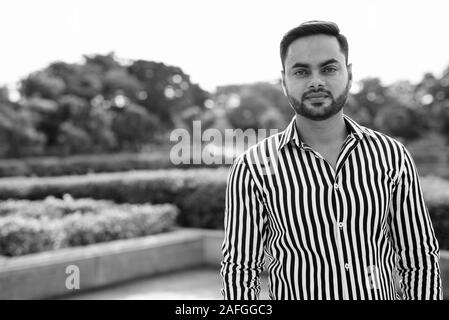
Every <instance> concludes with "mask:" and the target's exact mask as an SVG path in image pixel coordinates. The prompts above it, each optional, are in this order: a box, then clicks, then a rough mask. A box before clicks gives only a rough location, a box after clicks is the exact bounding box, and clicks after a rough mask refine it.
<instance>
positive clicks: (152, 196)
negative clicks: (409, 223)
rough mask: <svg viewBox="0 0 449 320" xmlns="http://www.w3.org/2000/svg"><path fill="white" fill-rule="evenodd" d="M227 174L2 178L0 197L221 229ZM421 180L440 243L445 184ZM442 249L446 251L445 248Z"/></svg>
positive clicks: (446, 211) (446, 216)
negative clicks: (118, 210)
mask: <svg viewBox="0 0 449 320" xmlns="http://www.w3.org/2000/svg"><path fill="white" fill-rule="evenodd" d="M227 173H228V170H227V169H224V168H220V169H189V170H156V171H139V172H137V171H135V172H127V173H108V174H96V175H87V176H71V177H64V178H62V177H56V178H14V179H13V178H10V179H1V180H0V199H8V198H16V199H19V198H22V199H35V200H37V199H43V198H45V197H46V196H48V195H53V196H56V197H62V196H63V195H64V194H66V193H69V194H71V196H73V197H74V198H87V197H92V198H95V199H107V200H112V201H115V202H117V203H146V202H151V203H171V204H174V205H176V206H177V207H178V208H179V215H178V218H177V223H178V224H179V225H180V226H183V227H195V228H213V229H222V228H223V221H224V208H225V190H226V177H227ZM421 182H422V187H423V192H424V197H425V199H426V204H427V206H428V208H429V213H430V215H431V217H432V222H433V225H434V227H435V230H438V231H437V236H438V237H439V239H440V238H441V237H443V236H444V232H447V231H444V230H449V229H447V228H446V229H444V228H445V227H444V226H445V225H446V224H447V223H448V221H449V206H448V205H447V203H448V202H449V182H447V181H446V180H443V179H440V178H437V177H423V178H422V179H421ZM1 214H2V211H1V209H0V215H1ZM440 226H443V227H440ZM441 239H442V238H441ZM442 241H443V242H444V243H446V242H445V241H446V240H442ZM445 248H447V249H449V244H447V247H445Z"/></svg>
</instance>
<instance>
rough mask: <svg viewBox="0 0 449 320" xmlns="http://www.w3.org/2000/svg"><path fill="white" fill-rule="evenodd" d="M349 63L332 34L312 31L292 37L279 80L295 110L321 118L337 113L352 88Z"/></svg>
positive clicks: (313, 117) (317, 118)
mask: <svg viewBox="0 0 449 320" xmlns="http://www.w3.org/2000/svg"><path fill="white" fill-rule="evenodd" d="M350 75H351V66H350V65H349V66H348V67H347V66H346V59H345V56H344V54H343V52H342V51H341V49H340V45H339V43H338V41H337V39H336V38H335V37H332V36H327V35H313V36H308V37H304V38H300V39H297V40H295V41H293V42H292V43H291V44H290V46H289V47H288V50H287V55H286V57H285V62H284V71H283V72H282V84H283V87H284V93H285V94H286V96H287V98H288V100H289V102H290V105H291V106H292V107H293V109H294V110H295V112H296V113H297V114H299V115H302V116H303V117H305V118H308V119H310V120H315V121H320V120H325V119H328V118H330V117H331V116H333V115H335V114H337V113H338V112H339V111H340V110H341V109H342V108H343V106H344V105H345V103H346V100H347V97H348V92H349V89H350V88H351V80H350V78H351V76H350Z"/></svg>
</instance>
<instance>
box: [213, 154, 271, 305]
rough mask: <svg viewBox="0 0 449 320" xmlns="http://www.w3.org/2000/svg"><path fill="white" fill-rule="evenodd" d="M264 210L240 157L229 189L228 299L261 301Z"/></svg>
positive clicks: (224, 268)
mask: <svg viewBox="0 0 449 320" xmlns="http://www.w3.org/2000/svg"><path fill="white" fill-rule="evenodd" d="M264 208H265V207H264V204H263V202H262V201H260V193H259V192H258V189H257V187H256V185H255V183H254V180H253V178H252V177H251V172H250V170H249V169H248V166H247V165H246V164H245V162H244V158H243V157H239V158H237V159H236V161H235V162H234V164H233V166H232V167H231V170H230V174H229V177H228V184H227V188H226V205H225V222H224V225H225V238H224V241H223V246H222V251H223V259H222V262H221V272H220V273H221V277H222V284H223V288H222V289H221V293H222V295H223V297H224V299H245V300H256V299H259V293H260V272H261V271H262V270H263V263H264V228H265V222H266V219H265V211H264Z"/></svg>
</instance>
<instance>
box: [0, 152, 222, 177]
mask: <svg viewBox="0 0 449 320" xmlns="http://www.w3.org/2000/svg"><path fill="white" fill-rule="evenodd" d="M218 166H219V165H207V167H209V168H213V167H218ZM201 167H206V165H204V164H195V165H194V164H180V165H174V164H173V163H172V162H171V161H170V151H169V150H166V151H158V152H152V153H118V154H103V155H78V156H70V157H40V158H24V159H6V160H0V177H15V176H23V177H33V176H35V177H48V176H64V175H81V174H88V173H102V172H121V171H129V170H157V169H168V168H178V169H186V168H201Z"/></svg>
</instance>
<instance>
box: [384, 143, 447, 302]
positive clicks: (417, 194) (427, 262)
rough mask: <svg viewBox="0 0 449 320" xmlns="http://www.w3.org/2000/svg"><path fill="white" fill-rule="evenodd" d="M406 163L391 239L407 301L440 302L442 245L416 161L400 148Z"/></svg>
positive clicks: (395, 203)
mask: <svg viewBox="0 0 449 320" xmlns="http://www.w3.org/2000/svg"><path fill="white" fill-rule="evenodd" d="M401 148H402V151H403V152H402V154H403V162H402V163H403V164H402V167H401V170H400V172H399V175H398V178H397V182H396V185H395V189H394V193H393V198H392V202H391V207H390V213H391V229H392V230H391V231H392V240H393V244H394V247H395V250H396V253H397V255H398V266H397V269H398V274H399V277H400V279H401V289H402V293H403V296H404V298H405V299H420V300H440V299H442V298H443V296H442V287H441V277H440V268H439V246H438V241H437V239H436V237H435V233H434V230H433V226H432V222H431V220H430V216H429V213H428V210H427V208H426V205H425V203H424V197H423V193H422V189H421V183H420V181H419V176H418V174H417V170H416V167H415V164H414V162H413V159H412V158H411V156H410V154H409V152H408V151H407V150H406V148H405V147H404V146H403V145H401Z"/></svg>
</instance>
